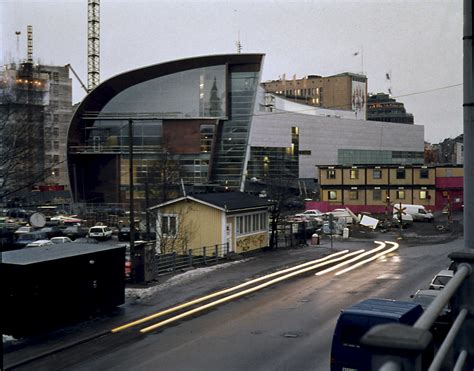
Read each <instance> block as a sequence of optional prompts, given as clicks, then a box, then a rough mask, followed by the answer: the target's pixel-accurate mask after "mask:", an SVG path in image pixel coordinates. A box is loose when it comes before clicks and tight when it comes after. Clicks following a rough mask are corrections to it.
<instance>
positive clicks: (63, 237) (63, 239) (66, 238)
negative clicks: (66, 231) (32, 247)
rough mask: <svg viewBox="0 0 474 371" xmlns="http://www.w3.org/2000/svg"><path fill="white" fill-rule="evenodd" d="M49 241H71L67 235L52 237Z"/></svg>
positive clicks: (55, 242)
mask: <svg viewBox="0 0 474 371" xmlns="http://www.w3.org/2000/svg"><path fill="white" fill-rule="evenodd" d="M50 241H51V242H52V243H54V244H60V243H71V242H73V241H72V240H71V239H70V238H69V237H65V236H59V237H53V238H51V239H50Z"/></svg>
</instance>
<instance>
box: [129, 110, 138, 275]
mask: <svg viewBox="0 0 474 371" xmlns="http://www.w3.org/2000/svg"><path fill="white" fill-rule="evenodd" d="M128 161H129V172H130V174H129V180H130V181H129V183H130V184H129V189H130V191H129V199H130V259H131V261H132V278H134V277H133V275H134V269H135V268H136V267H134V266H133V265H134V264H133V263H134V254H135V206H134V203H133V120H132V119H129V120H128Z"/></svg>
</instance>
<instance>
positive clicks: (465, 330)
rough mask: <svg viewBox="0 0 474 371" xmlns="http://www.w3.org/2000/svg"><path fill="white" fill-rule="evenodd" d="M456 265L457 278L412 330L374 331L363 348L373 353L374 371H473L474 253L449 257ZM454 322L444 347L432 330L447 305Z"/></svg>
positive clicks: (399, 327)
mask: <svg viewBox="0 0 474 371" xmlns="http://www.w3.org/2000/svg"><path fill="white" fill-rule="evenodd" d="M449 257H450V258H451V259H452V260H453V261H454V262H455V263H456V268H455V274H454V277H453V278H452V279H451V280H450V281H449V282H448V284H447V285H446V286H445V288H444V289H443V290H441V292H440V294H439V295H438V296H437V297H436V299H435V300H434V301H433V302H432V303H431V304H430V306H429V307H428V308H427V309H426V310H425V312H424V313H423V315H422V316H421V317H420V318H419V319H418V321H417V322H416V323H415V324H414V325H413V326H412V327H410V326H406V325H401V324H385V325H379V326H376V327H374V328H372V329H371V330H370V331H369V332H368V333H367V334H366V335H364V337H363V338H362V344H363V345H365V346H366V347H368V348H369V349H370V350H371V352H372V370H381V371H421V370H429V371H437V370H458V371H461V370H472V369H473V367H474V366H473V365H474V338H473V335H474V317H473V315H474V275H472V274H471V273H472V271H473V268H474V252H473V251H472V250H471V249H465V250H462V251H459V252H455V253H452V254H450V255H449ZM448 303H450V304H451V311H452V314H453V317H452V318H454V321H453V324H452V325H451V327H450V329H449V332H448V333H447V335H446V336H445V338H444V340H443V341H442V343H441V344H440V345H437V346H435V345H434V343H433V334H432V333H431V331H430V329H431V328H432V326H433V324H434V323H435V321H436V319H437V318H438V316H439V315H440V313H441V312H442V311H443V308H445V307H446V305H447V304H448Z"/></svg>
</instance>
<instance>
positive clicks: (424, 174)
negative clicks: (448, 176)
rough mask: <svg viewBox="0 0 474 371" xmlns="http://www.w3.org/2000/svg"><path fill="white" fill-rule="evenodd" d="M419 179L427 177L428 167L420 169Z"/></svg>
mask: <svg viewBox="0 0 474 371" xmlns="http://www.w3.org/2000/svg"><path fill="white" fill-rule="evenodd" d="M420 179H428V169H420Z"/></svg>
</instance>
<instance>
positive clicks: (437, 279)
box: [430, 269, 454, 290]
mask: <svg viewBox="0 0 474 371" xmlns="http://www.w3.org/2000/svg"><path fill="white" fill-rule="evenodd" d="M453 276H454V271H452V270H449V269H443V270H441V271H439V272H438V273H437V274H436V276H434V277H433V279H432V280H431V283H430V290H441V289H443V288H444V286H446V285H447V284H448V282H449V280H450V279H451V278H453Z"/></svg>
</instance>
